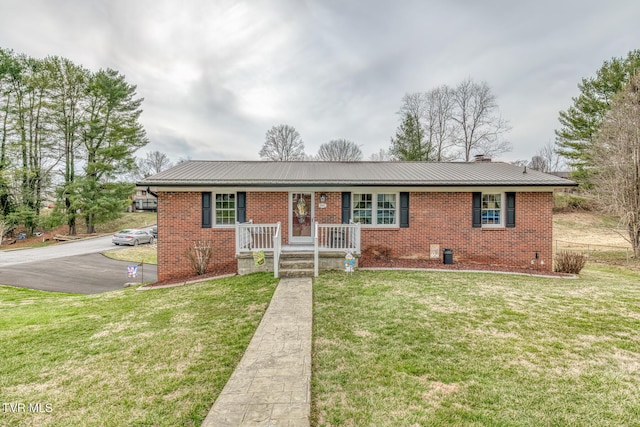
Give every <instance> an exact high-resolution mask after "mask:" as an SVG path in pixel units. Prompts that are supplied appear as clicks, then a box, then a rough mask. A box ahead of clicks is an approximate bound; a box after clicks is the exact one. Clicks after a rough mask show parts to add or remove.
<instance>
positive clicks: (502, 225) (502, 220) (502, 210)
mask: <svg viewBox="0 0 640 427" xmlns="http://www.w3.org/2000/svg"><path fill="white" fill-rule="evenodd" d="M485 194H486V195H489V194H499V195H500V224H483V223H482V211H483V210H482V201H483V200H484V196H485ZM506 201H507V197H506V193H504V192H501V191H495V192H494V191H483V192H482V193H481V195H480V223H481V225H482V228H494V229H495V228H505V227H506V224H505V221H506V214H505V212H506Z"/></svg>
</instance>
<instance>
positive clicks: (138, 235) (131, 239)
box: [111, 228, 154, 246]
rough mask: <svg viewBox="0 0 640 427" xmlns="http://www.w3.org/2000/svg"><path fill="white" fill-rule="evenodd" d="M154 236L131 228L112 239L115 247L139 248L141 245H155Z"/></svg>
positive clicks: (118, 233)
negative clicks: (128, 246)
mask: <svg viewBox="0 0 640 427" xmlns="http://www.w3.org/2000/svg"><path fill="white" fill-rule="evenodd" d="M153 241H154V239H153V236H152V235H151V234H149V233H147V232H146V231H144V230H139V229H136V228H129V229H127V230H120V231H118V232H117V233H116V234H114V235H113V237H112V238H111V243H113V244H114V245H133V246H138V245H139V244H140V243H153Z"/></svg>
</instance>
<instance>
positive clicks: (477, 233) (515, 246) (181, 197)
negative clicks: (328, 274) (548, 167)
mask: <svg viewBox="0 0 640 427" xmlns="http://www.w3.org/2000/svg"><path fill="white" fill-rule="evenodd" d="M320 194H322V193H320V192H317V193H315V206H314V208H315V211H314V215H315V219H316V220H317V221H318V222H320V223H325V224H326V223H332V224H339V223H340V222H341V218H342V209H341V207H342V193H341V192H324V194H326V196H327V201H326V205H327V206H326V208H322V209H321V208H319V207H318V204H319V203H320ZM201 197H202V196H201V193H199V192H194V193H177V192H175V193H174V192H160V193H159V199H158V230H159V233H160V234H159V241H158V279H159V280H166V279H168V278H174V277H181V276H187V275H190V274H192V272H191V269H190V266H189V263H188V261H187V258H186V255H185V252H186V250H187V248H188V246H189V245H190V244H191V242H193V241H194V240H207V239H211V240H213V241H214V242H215V246H214V247H215V250H214V256H213V260H212V262H211V264H210V269H211V270H212V271H219V272H221V273H222V272H235V271H236V261H235V240H234V239H235V233H234V230H233V229H232V228H216V227H215V226H214V228H210V229H203V228H201ZM288 205H289V193H288V192H247V220H250V219H252V220H253V222H254V223H256V224H259V223H275V222H277V221H280V222H281V223H282V227H283V229H282V231H283V233H282V235H283V242H284V243H288V236H289V231H288V228H289V218H288V215H289V206H288ZM409 205H410V209H409V220H410V223H409V228H391V229H376V228H365V227H363V228H362V235H361V249H362V251H363V257H362V258H361V259H360V265H361V266H363V267H366V266H368V265H375V263H376V260H375V259H374V257H373V255H372V251H371V250H376V251H378V250H379V249H388V251H389V256H390V257H396V258H399V257H411V258H418V259H428V258H429V245H430V244H439V245H440V253H441V256H442V251H443V250H444V249H445V248H450V249H452V250H453V254H454V259H455V260H456V261H459V262H464V263H482V264H494V265H504V266H509V267H517V268H530V267H532V265H531V261H532V260H533V261H534V262H535V265H534V267H535V268H536V269H538V270H541V271H551V269H552V215H551V210H552V207H553V194H552V193H551V192H548V193H517V194H516V227H514V228H500V229H483V228H473V227H472V224H471V222H472V193H470V192H467V193H453V192H452V193H416V192H412V193H410V199H409ZM536 252H537V253H538V258H537V259H536V258H535V254H536ZM541 261H544V265H542V263H541Z"/></svg>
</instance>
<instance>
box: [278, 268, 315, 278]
mask: <svg viewBox="0 0 640 427" xmlns="http://www.w3.org/2000/svg"><path fill="white" fill-rule="evenodd" d="M280 277H287V278H301V277H313V268H291V269H281V270H280Z"/></svg>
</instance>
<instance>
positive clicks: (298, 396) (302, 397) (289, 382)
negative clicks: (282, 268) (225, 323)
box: [202, 278, 312, 427]
mask: <svg viewBox="0 0 640 427" xmlns="http://www.w3.org/2000/svg"><path fill="white" fill-rule="evenodd" d="M311 288H312V287H311V279H308V278H302V279H282V280H281V281H280V283H279V284H278V286H277V288H276V291H275V293H274V295H273V298H272V299H271V303H270V304H269V307H268V308H267V311H266V313H265V315H264V317H263V318H262V321H261V322H260V325H259V326H258V329H257V330H256V333H255V335H254V336H253V338H252V340H251V343H250V344H249V346H248V347H247V350H246V352H245V354H244V356H243V357H242V360H241V361H240V363H239V364H238V366H237V368H236V370H235V372H234V373H233V374H232V375H231V378H230V379H229V381H228V382H227V384H226V385H225V387H224V389H223V390H222V393H220V396H219V397H218V400H216V402H215V403H214V405H213V407H212V408H211V410H210V411H209V415H207V418H206V419H205V420H204V422H203V423H202V426H203V427H214V426H215V427H221V426H270V427H276V426H278V427H279V426H291V427H294V426H295V427H308V426H309V416H310V412H311V322H312V290H311Z"/></svg>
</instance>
